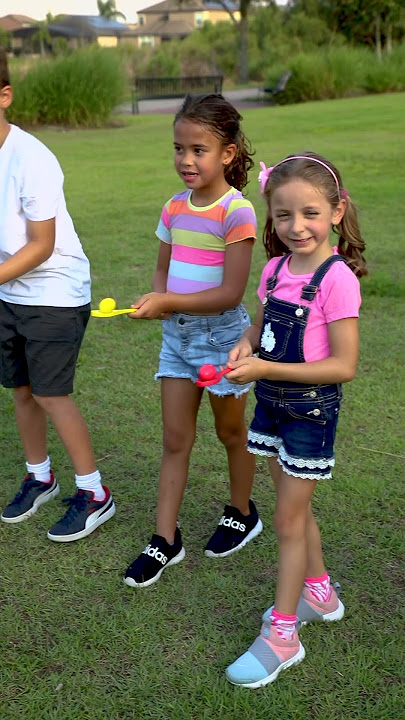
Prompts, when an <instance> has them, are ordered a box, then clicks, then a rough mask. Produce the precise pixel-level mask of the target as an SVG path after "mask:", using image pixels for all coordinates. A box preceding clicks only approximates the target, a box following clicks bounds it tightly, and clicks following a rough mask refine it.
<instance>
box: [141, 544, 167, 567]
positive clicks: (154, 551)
mask: <svg viewBox="0 0 405 720" xmlns="http://www.w3.org/2000/svg"><path fill="white" fill-rule="evenodd" d="M142 555H149V557H154V558H155V560H157V561H158V562H160V563H162V565H166V563H167V557H166V555H163V553H162V552H161V550H159V548H158V547H152V546H151V545H150V544H149V545H147V546H146V548H145V550H142Z"/></svg>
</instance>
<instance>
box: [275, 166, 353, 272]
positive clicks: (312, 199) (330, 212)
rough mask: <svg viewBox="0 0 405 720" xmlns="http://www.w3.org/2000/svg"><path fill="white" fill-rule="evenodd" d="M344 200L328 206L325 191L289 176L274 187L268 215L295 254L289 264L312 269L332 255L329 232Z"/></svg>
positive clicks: (307, 269) (340, 212)
mask: <svg viewBox="0 0 405 720" xmlns="http://www.w3.org/2000/svg"><path fill="white" fill-rule="evenodd" d="M344 203H345V200H341V202H340V203H339V205H338V206H337V208H332V206H331V205H330V203H329V202H328V200H327V199H326V197H325V195H324V194H323V193H322V192H321V191H320V190H318V188H317V187H315V186H313V185H311V183H309V182H307V181H305V180H300V179H296V180H290V181H289V182H287V183H285V184H284V185H281V186H280V187H278V188H277V189H276V190H274V192H273V194H272V197H271V215H272V218H273V221H274V227H275V230H276V233H277V235H278V237H279V238H280V240H281V242H282V243H283V244H284V245H285V246H286V247H287V248H288V250H289V251H290V252H292V253H293V255H295V256H296V258H295V261H294V263H293V267H296V268H297V270H299V271H301V270H302V271H303V272H306V271H312V270H313V269H315V268H316V267H318V265H320V264H321V263H322V262H323V261H324V260H326V258H327V257H329V256H330V255H332V252H333V251H332V248H331V245H330V243H329V234H330V231H331V228H332V225H337V224H338V223H339V222H340V221H341V219H342V217H343V213H344Z"/></svg>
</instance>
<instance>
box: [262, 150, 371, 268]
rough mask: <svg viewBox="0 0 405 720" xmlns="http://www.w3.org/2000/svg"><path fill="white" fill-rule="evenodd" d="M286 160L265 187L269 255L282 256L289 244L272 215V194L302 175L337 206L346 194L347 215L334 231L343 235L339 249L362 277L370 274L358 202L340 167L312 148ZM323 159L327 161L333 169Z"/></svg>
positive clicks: (301, 177)
mask: <svg viewBox="0 0 405 720" xmlns="http://www.w3.org/2000/svg"><path fill="white" fill-rule="evenodd" d="M286 160H288V162H285V161H284V162H281V163H280V164H279V165H275V166H274V169H273V170H272V171H271V173H270V174H269V177H268V180H267V183H266V187H265V190H264V196H265V199H266V204H267V220H266V225H265V228H264V231H263V244H264V247H265V250H266V254H267V257H268V258H269V259H270V258H272V257H278V256H280V255H285V253H286V252H287V249H286V247H285V245H284V244H283V243H282V242H281V240H280V238H279V237H278V235H277V233H276V231H275V229H274V223H273V218H272V215H271V195H272V193H273V192H274V190H275V189H276V188H277V187H280V186H281V185H285V184H286V183H288V182H289V181H290V180H295V179H297V178H299V179H301V180H305V181H306V182H308V183H310V184H311V185H313V186H314V187H316V188H318V189H319V190H320V191H321V192H322V193H323V195H324V196H325V198H326V200H327V201H328V202H329V204H330V206H331V207H332V208H333V209H334V208H336V207H337V206H338V204H339V202H340V201H341V199H342V198H343V197H344V198H345V201H346V208H345V213H344V215H343V218H342V220H341V221H340V223H339V225H334V226H333V227H332V230H333V232H334V233H336V234H337V235H338V236H339V240H338V253H339V255H342V256H343V257H344V258H345V259H346V261H347V264H348V266H349V267H350V269H351V270H352V271H353V272H354V274H355V275H357V276H358V277H362V276H363V275H367V266H366V261H365V259H364V257H363V252H364V250H365V247H366V244H365V242H364V240H363V238H362V236H361V234H360V228H359V224H358V220H357V211H356V206H355V204H354V202H353V200H352V199H351V198H350V196H349V195H348V194H347V191H345V190H344V186H343V183H342V178H341V176H340V173H339V171H338V170H337V168H336V167H335V166H334V165H333V164H332V163H331V162H330V161H329V160H327V159H326V158H324V157H323V156H322V155H318V154H317V153H314V152H310V151H304V152H301V153H299V157H297V156H295V155H289V156H288V158H286ZM314 160H315V162H314ZM317 161H319V162H317ZM321 163H323V164H325V165H327V166H328V168H330V170H331V172H329V170H327V168H325V167H324V165H323V164H321ZM332 173H333V174H334V175H335V176H336V179H337V183H338V184H336V182H335V179H334V177H333V175H332Z"/></svg>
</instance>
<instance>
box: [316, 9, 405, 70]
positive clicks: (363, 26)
mask: <svg viewBox="0 0 405 720" xmlns="http://www.w3.org/2000/svg"><path fill="white" fill-rule="evenodd" d="M318 3H319V6H320V14H321V15H323V16H324V17H325V19H326V20H327V21H328V22H329V23H332V24H333V26H334V27H335V29H338V30H339V31H340V32H343V34H344V35H345V36H346V37H347V38H348V40H352V41H354V42H361V43H367V44H373V45H374V47H375V50H376V53H377V56H378V57H379V58H381V55H382V48H383V44H384V43H385V49H386V52H388V53H389V52H391V49H392V36H393V29H394V27H398V26H399V24H400V19H401V16H403V14H404V8H405V0H318Z"/></svg>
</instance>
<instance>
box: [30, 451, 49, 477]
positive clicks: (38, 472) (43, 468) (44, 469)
mask: <svg viewBox="0 0 405 720" xmlns="http://www.w3.org/2000/svg"><path fill="white" fill-rule="evenodd" d="M25 464H26V466H27V470H28V472H29V473H33V474H34V475H35V480H39V482H42V483H49V482H50V481H51V461H50V459H49V456H48V457H47V458H46V460H44V462H41V463H38V465H31V463H29V462H26V463H25Z"/></svg>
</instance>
